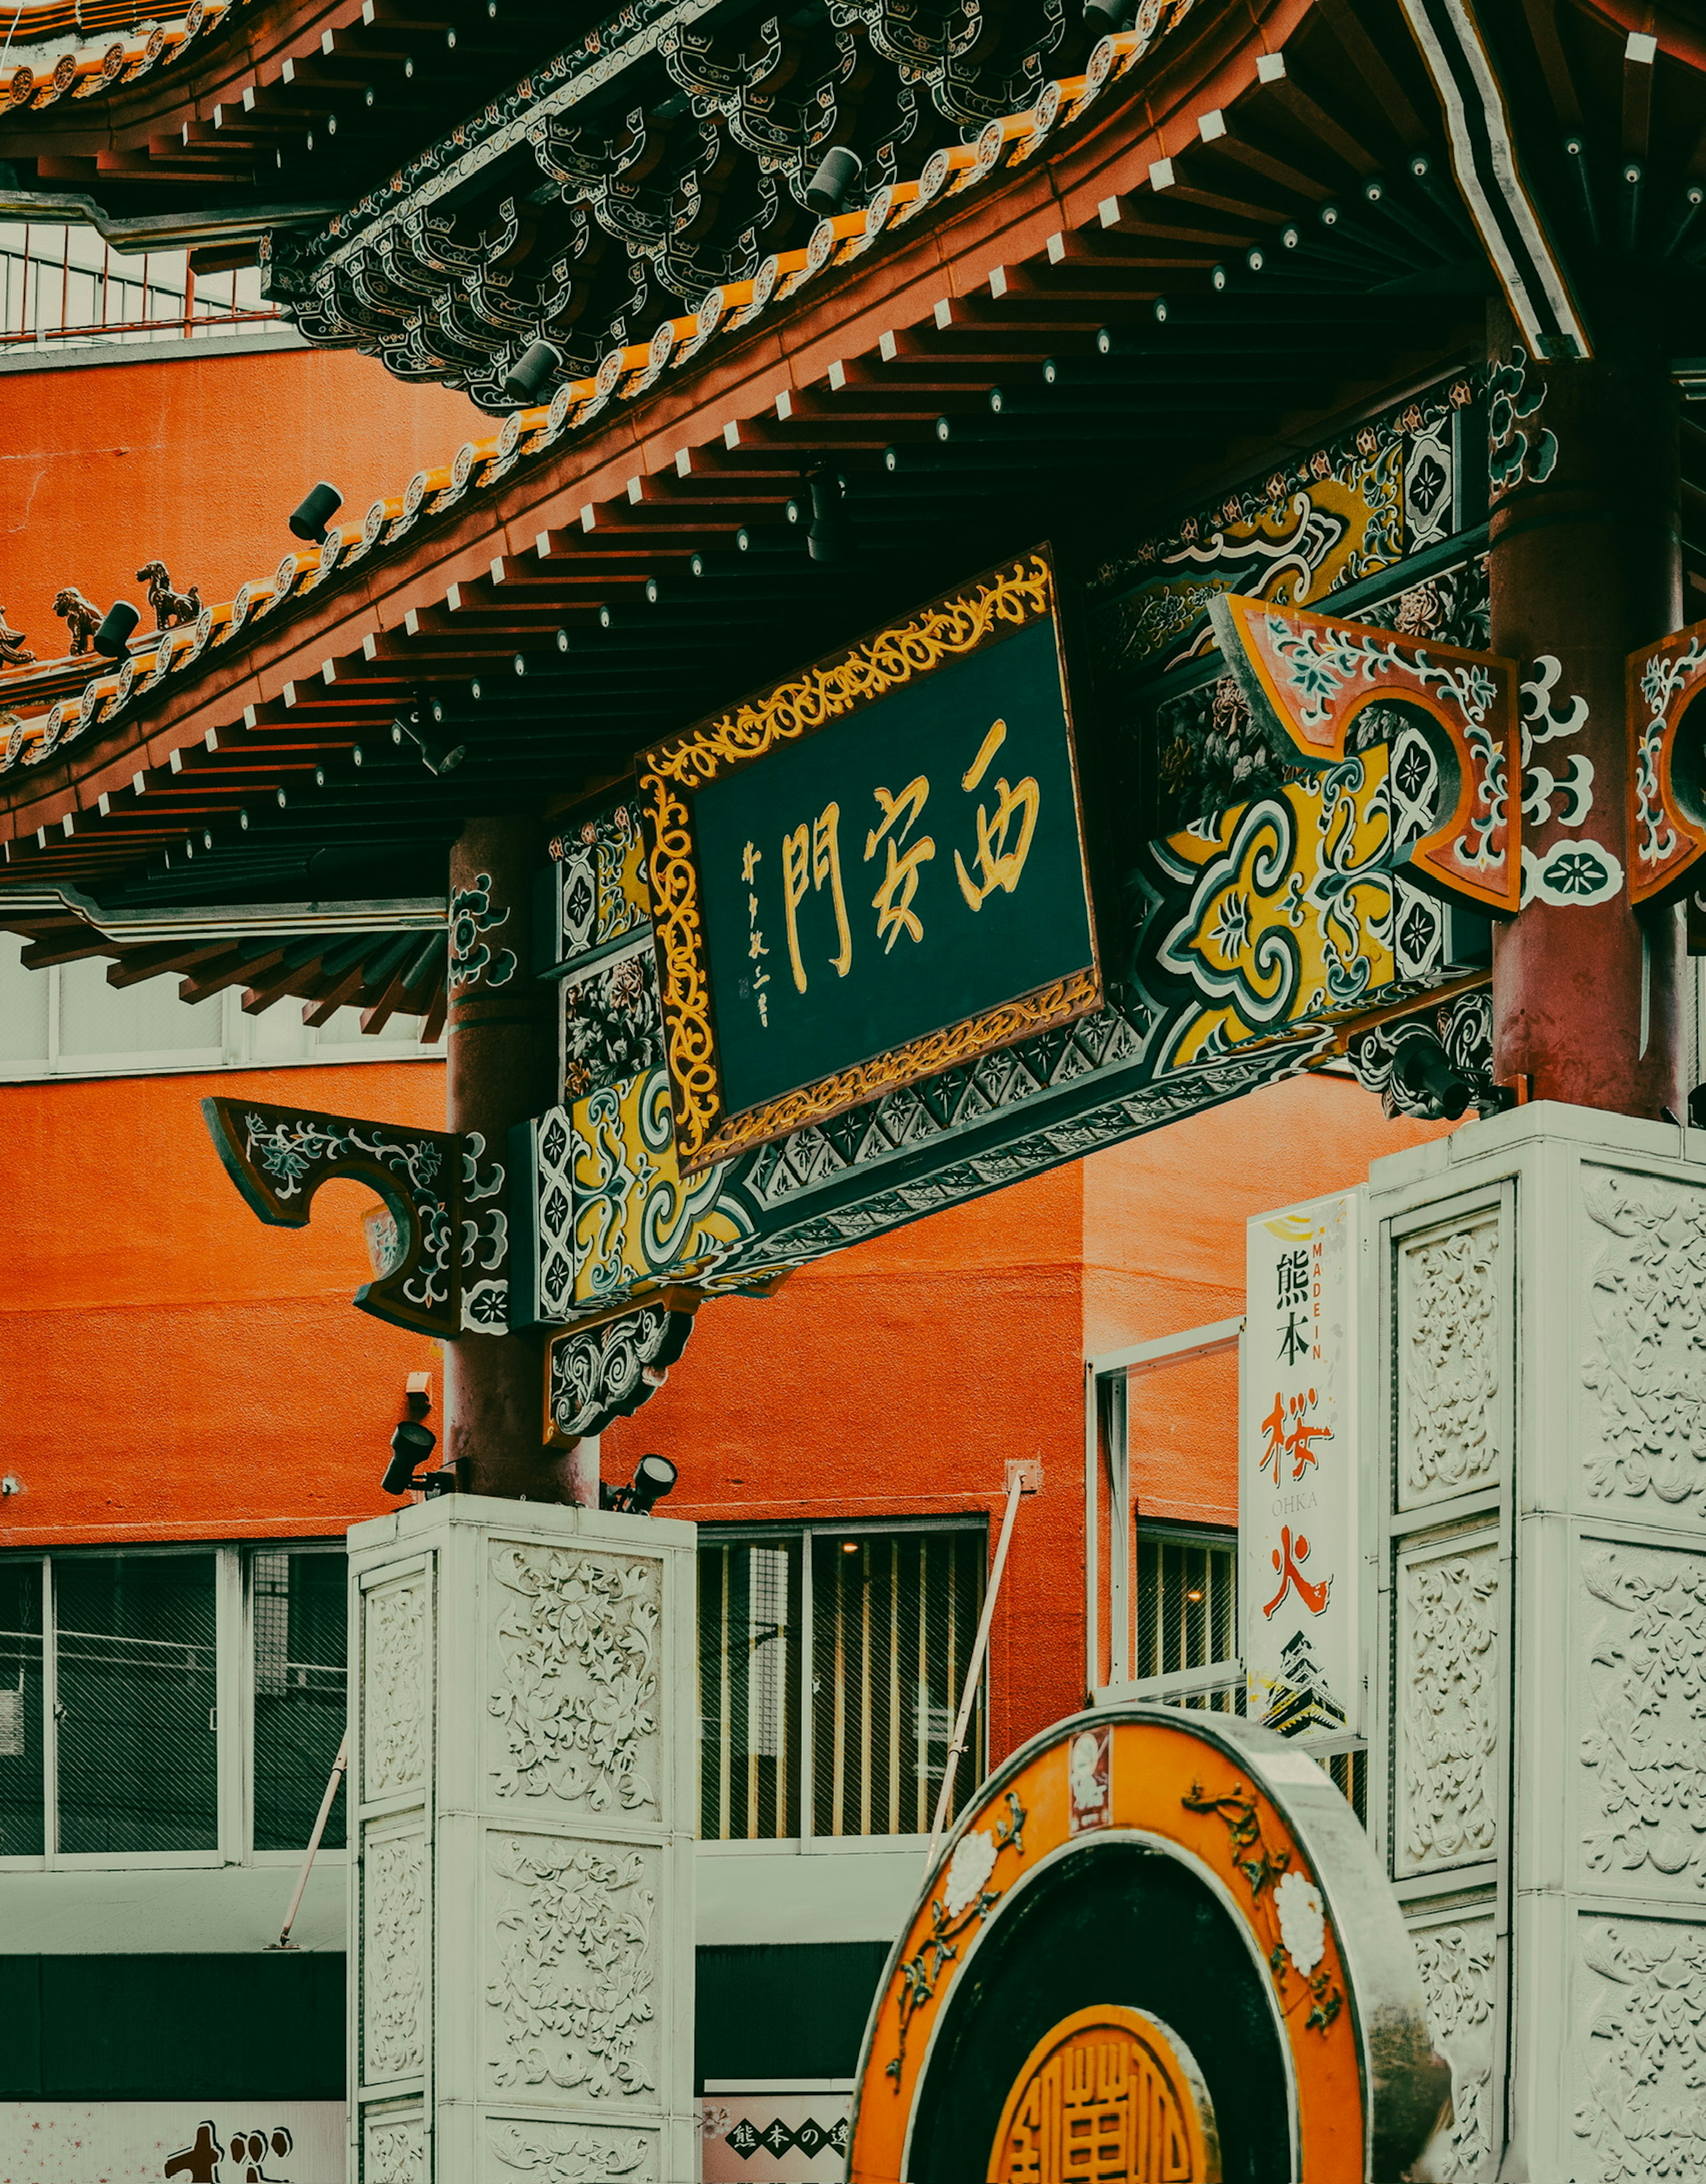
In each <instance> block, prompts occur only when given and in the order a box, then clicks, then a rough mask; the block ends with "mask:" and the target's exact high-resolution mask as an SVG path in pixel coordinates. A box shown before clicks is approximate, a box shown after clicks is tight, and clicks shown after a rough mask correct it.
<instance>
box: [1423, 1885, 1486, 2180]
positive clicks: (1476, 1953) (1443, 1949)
mask: <svg viewBox="0 0 1706 2184" xmlns="http://www.w3.org/2000/svg"><path fill="white" fill-rule="evenodd" d="M1411 1938H1412V1939H1413V1940H1414V1943H1415V1953H1416V1969H1417V1970H1418V1971H1419V1972H1420V1974H1421V1983H1422V1995H1423V1998H1424V2000H1425V2003H1426V2004H1427V2017H1428V2028H1429V2030H1430V2031H1431V2033H1432V2034H1433V2040H1434V2045H1435V2047H1436V2048H1438V2049H1439V2051H1440V2053H1441V2054H1442V2055H1443V2056H1444V2057H1445V2059H1446V2060H1447V2061H1448V2063H1449V2064H1451V2097H1452V2120H1451V2121H1450V2122H1449V2123H1448V2124H1447V2125H1445V2126H1443V2127H1442V2130H1441V2131H1439V2132H1438V2133H1437V2134H1436V2136H1435V2137H1434V2139H1433V2141H1432V2142H1431V2145H1430V2147H1429V2148H1428V2156H1429V2164H1430V2168H1429V2173H1430V2174H1431V2175H1432V2176H1436V2177H1438V2178H1439V2179H1441V2180H1442V2184H1470V2180H1474V2179H1479V2178H1481V2177H1483V2176H1488V2175H1490V2174H1491V2173H1492V2163H1493V2151H1494V2149H1493V2142H1492V2134H1493V2128H1494V2126H1493V2115H1492V2009H1493V1966H1494V1963H1495V1951H1496V1947H1497V1944H1496V1939H1495V1936H1494V1932H1493V1925H1492V1920H1491V1919H1472V1920H1470V1921H1468V1922H1466V1923H1465V1924H1464V1925H1460V1926H1434V1927H1429V1928H1425V1929H1424V1930H1423V1931H1421V1932H1420V1933H1419V1934H1415V1935H1414V1936H1412V1937H1411Z"/></svg>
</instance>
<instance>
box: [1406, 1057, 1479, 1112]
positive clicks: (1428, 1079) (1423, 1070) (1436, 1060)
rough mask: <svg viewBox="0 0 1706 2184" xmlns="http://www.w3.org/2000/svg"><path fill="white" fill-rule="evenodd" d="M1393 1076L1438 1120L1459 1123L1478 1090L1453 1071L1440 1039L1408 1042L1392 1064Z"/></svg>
mask: <svg viewBox="0 0 1706 2184" xmlns="http://www.w3.org/2000/svg"><path fill="white" fill-rule="evenodd" d="M1392 1076H1393V1078H1394V1079H1395V1080H1396V1082H1397V1083H1398V1084H1399V1085H1400V1086H1401V1087H1402V1088H1403V1090H1404V1091H1406V1092H1407V1093H1409V1095H1410V1097H1411V1099H1413V1100H1416V1101H1418V1102H1419V1103H1420V1104H1423V1105H1425V1106H1426V1108H1427V1109H1428V1111H1429V1112H1430V1113H1431V1115H1432V1116H1433V1117H1435V1118H1436V1119H1438V1118H1441V1117H1443V1118H1444V1119H1445V1120H1446V1121H1448V1122H1452V1123H1454V1122H1456V1120H1457V1118H1458V1117H1459V1115H1461V1114H1462V1112H1464V1108H1465V1107H1467V1106H1468V1105H1469V1103H1470V1100H1473V1099H1474V1097H1475V1087H1474V1086H1473V1085H1472V1084H1470V1082H1469V1079H1468V1078H1466V1077H1464V1076H1462V1075H1460V1074H1459V1072H1458V1071H1457V1070H1455V1069H1453V1067H1452V1065H1451V1061H1450V1060H1449V1058H1448V1056H1447V1054H1446V1050H1445V1049H1444V1048H1443V1047H1442V1045H1440V1043H1439V1041H1438V1040H1437V1039H1428V1038H1425V1037H1424V1038H1420V1039H1405V1040H1404V1041H1403V1044H1402V1045H1400V1047H1399V1048H1398V1058H1397V1060H1396V1061H1394V1062H1393V1064H1392Z"/></svg>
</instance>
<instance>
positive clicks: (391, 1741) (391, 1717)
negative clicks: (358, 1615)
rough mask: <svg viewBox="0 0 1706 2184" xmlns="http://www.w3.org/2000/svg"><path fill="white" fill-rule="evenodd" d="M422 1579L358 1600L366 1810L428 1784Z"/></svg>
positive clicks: (413, 1576) (416, 1576)
mask: <svg viewBox="0 0 1706 2184" xmlns="http://www.w3.org/2000/svg"><path fill="white" fill-rule="evenodd" d="M427 1598H428V1594H427V1576H426V1573H425V1571H424V1570H413V1571H411V1572H410V1573H409V1574H408V1576H407V1577H405V1578H397V1579H394V1580H392V1582H391V1583H390V1584H389V1585H375V1586H374V1588H373V1589H372V1591H370V1592H368V1593H366V1594H365V1595H364V1596H363V1600H362V1646H361V1659H362V1782H361V1794H362V1797H363V1799H364V1802H372V1800H373V1799H374V1798H375V1797H391V1796H392V1795H394V1794H395V1792H397V1791H399V1790H412V1789H416V1788H418V1787H419V1786H420V1785H421V1784H422V1783H423V1782H425V1780H426V1758H427V1741H426V1740H427V1729H428V1696H429V1695H428V1687H427V1678H428V1675H429V1674H430V1672H431V1662H430V1658H429V1646H428V1643H427V1639H428V1632H427V1627H426V1618H427Z"/></svg>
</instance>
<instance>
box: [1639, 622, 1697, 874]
mask: <svg viewBox="0 0 1706 2184" xmlns="http://www.w3.org/2000/svg"><path fill="white" fill-rule="evenodd" d="M1625 672H1626V675H1627V678H1628V689H1629V741H1630V747H1631V748H1630V766H1629V799H1630V811H1629V844H1630V849H1631V860H1630V872H1629V894H1630V899H1631V901H1633V902H1634V903H1635V904H1636V905H1637V907H1638V906H1639V905H1641V904H1642V903H1646V902H1659V901H1663V900H1664V899H1665V898H1666V897H1667V896H1671V895H1675V894H1680V893H1681V890H1682V888H1683V886H1684V884H1685V883H1687V880H1688V878H1689V877H1690V875H1691V874H1692V872H1693V871H1694V868H1695V866H1697V865H1698V863H1699V862H1700V860H1701V858H1702V856H1703V855H1706V711H1703V712H1702V713H1700V714H1699V715H1698V716H1697V718H1696V720H1695V721H1694V722H1693V723H1692V725H1691V726H1690V727H1689V728H1688V729H1687V730H1686V731H1685V729H1684V716H1685V715H1687V712H1688V711H1689V709H1690V707H1691V706H1692V703H1693V701H1694V699H1695V698H1696V697H1697V696H1698V694H1699V692H1700V688H1701V685H1702V683H1703V682H1706V621H1697V622H1692V623H1691V624H1690V625H1689V627H1687V629H1679V630H1678V631H1677V632H1676V633H1675V636H1674V637H1666V638H1660V639H1659V642H1658V643H1656V644H1648V645H1643V646H1642V649H1641V650H1640V651H1639V652H1631V654H1630V655H1629V664H1628V667H1627V669H1626V670H1625Z"/></svg>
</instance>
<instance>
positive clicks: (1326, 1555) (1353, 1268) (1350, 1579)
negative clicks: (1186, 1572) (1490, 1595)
mask: <svg viewBox="0 0 1706 2184" xmlns="http://www.w3.org/2000/svg"><path fill="white" fill-rule="evenodd" d="M1359 1206H1360V1201H1359V1195H1358V1194H1357V1193H1356V1192H1354V1191H1347V1192H1344V1193H1342V1194H1340V1195H1336V1196H1333V1197H1331V1198H1317V1199H1312V1200H1310V1201H1309V1202H1308V1203H1307V1204H1305V1205H1302V1206H1289V1207H1287V1208H1286V1209H1285V1210H1284V1211H1283V1212H1278V1213H1267V1214H1261V1215H1259V1216H1258V1217H1256V1218H1255V1219H1254V1220H1253V1221H1252V1222H1251V1223H1250V1224H1249V1229H1248V1256H1247V1278H1248V1295H1247V1301H1246V1306H1245V1322H1244V1346H1243V1359H1242V1373H1241V1380H1242V1385H1241V1387H1240V1390H1239V1416H1240V1426H1239V1494H1238V1510H1239V1522H1238V1541H1239V1564H1240V1569H1239V1577H1240V1586H1239V1590H1240V1593H1241V1602H1240V1613H1241V1615H1242V1624H1243V1630H1244V1662H1245V1670H1246V1674H1247V1677H1248V1708H1249V1712H1250V1715H1251V1718H1252V1719H1254V1720H1258V1721H1261V1722H1264V1723H1265V1724H1267V1726H1268V1727H1269V1728H1270V1729H1275V1730H1279V1731H1280V1733H1281V1735H1282V1736H1310V1737H1315V1738H1325V1737H1330V1736H1331V1737H1343V1736H1354V1735H1358V1734H1359V1733H1360V1731H1361V1728H1362V1719H1361V1717H1362V1696H1363V1695H1362V1672H1361V1669H1360V1666H1359V1660H1358V1642H1357V1641H1358V1632H1357V1624H1358V1618H1357V1574H1358V1572H1357V1463H1356V1399H1355V1394H1356V1391H1355V1373H1356V1323H1355V1315H1356V1279H1357V1262H1358V1250H1359Z"/></svg>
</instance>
